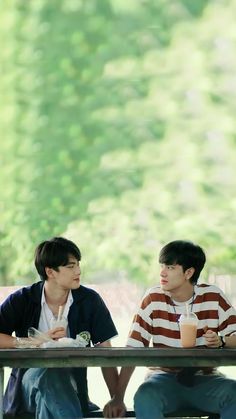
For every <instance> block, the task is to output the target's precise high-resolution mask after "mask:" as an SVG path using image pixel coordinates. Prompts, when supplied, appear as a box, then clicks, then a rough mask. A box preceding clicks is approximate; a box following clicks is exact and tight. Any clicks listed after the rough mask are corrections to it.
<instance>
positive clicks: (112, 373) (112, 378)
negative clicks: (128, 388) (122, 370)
mask: <svg viewBox="0 0 236 419" xmlns="http://www.w3.org/2000/svg"><path fill="white" fill-rule="evenodd" d="M96 347H103V348H111V342H110V341H109V340H106V341H105V342H102V343H100V344H98V345H96ZM101 369H102V375H103V378H104V380H105V383H106V385H107V388H108V390H109V393H110V396H111V397H113V396H114V394H115V390H116V386H117V382H118V370H117V368H116V367H102V368H101Z"/></svg>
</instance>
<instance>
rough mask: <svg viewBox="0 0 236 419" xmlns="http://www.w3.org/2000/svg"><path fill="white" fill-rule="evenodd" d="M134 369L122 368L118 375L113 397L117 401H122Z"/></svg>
mask: <svg viewBox="0 0 236 419" xmlns="http://www.w3.org/2000/svg"><path fill="white" fill-rule="evenodd" d="M134 369H135V367H122V368H121V371H120V375H119V380H118V384H117V389H116V393H115V397H116V398H117V399H119V400H124V395H125V391H126V388H127V386H128V384H129V380H130V378H131V376H132V374H133V372H134Z"/></svg>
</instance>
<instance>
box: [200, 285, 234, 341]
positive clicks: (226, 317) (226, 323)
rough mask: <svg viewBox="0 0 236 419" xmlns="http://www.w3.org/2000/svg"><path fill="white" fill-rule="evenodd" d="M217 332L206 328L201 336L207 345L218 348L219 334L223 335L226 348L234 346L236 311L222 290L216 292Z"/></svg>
mask: <svg viewBox="0 0 236 419" xmlns="http://www.w3.org/2000/svg"><path fill="white" fill-rule="evenodd" d="M218 316H219V326H218V333H219V334H218V333H217V331H213V330H211V329H209V330H206V331H205V334H204V335H203V337H204V338H205V343H206V346H207V347H210V348H220V347H221V346H222V340H221V337H220V335H221V336H223V337H224V340H225V347H226V348H236V335H235V333H236V311H235V309H234V307H233V306H232V304H231V303H230V301H229V300H228V298H227V297H226V296H225V295H224V293H223V292H222V290H220V289H219V292H218Z"/></svg>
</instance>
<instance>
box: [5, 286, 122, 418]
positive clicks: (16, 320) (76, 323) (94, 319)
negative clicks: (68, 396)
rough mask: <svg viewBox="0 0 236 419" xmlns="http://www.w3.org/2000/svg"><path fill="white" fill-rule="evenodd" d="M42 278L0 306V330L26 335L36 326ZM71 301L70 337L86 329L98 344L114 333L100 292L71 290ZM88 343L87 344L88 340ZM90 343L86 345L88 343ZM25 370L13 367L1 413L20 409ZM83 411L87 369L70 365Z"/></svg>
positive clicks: (84, 288) (20, 335)
mask: <svg viewBox="0 0 236 419" xmlns="http://www.w3.org/2000/svg"><path fill="white" fill-rule="evenodd" d="M43 285H44V282H43V281H39V282H37V283H35V284H33V285H31V286H29V287H24V288H21V289H19V290H18V291H16V292H14V293H13V294H11V295H10V296H9V297H8V298H7V299H6V300H5V301H4V302H3V303H2V305H1V306H0V333H6V334H8V335H11V334H12V333H13V332H15V334H16V336H18V337H27V336H28V329H29V327H35V328H38V324H39V318H40V313H41V297H42V290H43ZM72 296H73V303H72V304H71V306H70V310H69V313H68V326H69V330H70V336H71V337H72V338H75V337H76V335H77V334H79V333H80V332H83V331H88V332H89V333H90V335H91V342H92V343H93V344H97V343H99V342H101V343H102V342H104V341H106V340H108V339H111V338H112V337H114V336H115V335H117V330H116V327H115V325H114V323H113V321H112V318H111V315H110V312H109V310H108V308H107V307H106V305H105V303H104V301H103V300H102V298H101V297H100V295H99V294H98V293H97V292H96V291H94V290H92V289H90V288H87V287H84V286H82V285H81V286H80V287H79V288H78V289H77V290H72ZM91 342H90V343H91ZM90 343H89V346H90ZM25 371H26V369H22V368H20V369H19V368H13V370H12V372H11V375H10V378H9V381H8V384H7V388H6V391H5V394H4V400H3V408H4V413H10V414H16V413H18V412H20V411H22V410H23V405H22V398H21V380H22V377H23V374H24V372H25ZM71 372H72V375H73V377H74V379H75V381H76V384H77V391H78V396H79V399H80V403H81V407H82V410H83V413H84V414H86V412H87V411H88V388H87V369H86V368H72V369H71Z"/></svg>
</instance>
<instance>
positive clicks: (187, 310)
mask: <svg viewBox="0 0 236 419" xmlns="http://www.w3.org/2000/svg"><path fill="white" fill-rule="evenodd" d="M185 307H186V314H187V317H189V308H188V304H187V303H185Z"/></svg>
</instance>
